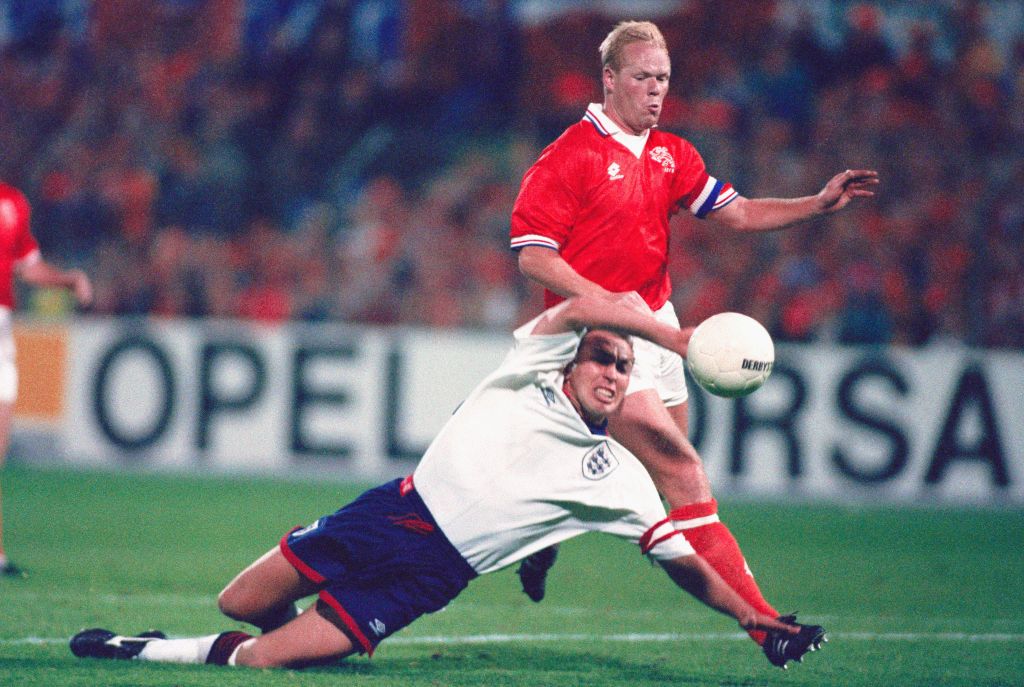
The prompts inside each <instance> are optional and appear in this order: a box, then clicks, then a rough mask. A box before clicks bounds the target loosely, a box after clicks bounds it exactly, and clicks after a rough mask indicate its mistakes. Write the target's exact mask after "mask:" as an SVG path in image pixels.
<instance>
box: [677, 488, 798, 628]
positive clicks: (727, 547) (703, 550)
mask: <svg viewBox="0 0 1024 687" xmlns="http://www.w3.org/2000/svg"><path fill="white" fill-rule="evenodd" d="M669 517H670V518H672V520H673V521H674V523H675V526H676V528H677V529H679V530H682V531H683V534H684V535H685V536H686V539H687V541H689V542H690V545H691V546H693V548H694V549H695V550H696V551H697V553H698V554H699V555H700V557H701V558H703V559H704V560H706V561H707V562H708V564H709V565H711V567H712V568H714V569H715V571H716V572H717V573H718V574H719V575H721V577H722V579H723V580H725V583H726V584H727V585H729V586H730V587H732V588H733V589H734V590H735V591H736V593H737V594H739V595H740V596H741V597H742V598H743V600H744V601H746V602H747V603H748V604H750V605H751V606H753V607H754V609H755V610H757V611H758V612H760V613H764V614H765V615H769V616H771V617H773V618H777V617H778V616H779V612H778V611H776V610H775V609H774V608H772V605H771V604H770V603H768V602H767V601H765V598H764V597H763V596H762V595H761V590H760V589H759V588H758V586H757V582H756V581H755V580H754V574H753V573H752V572H750V568H749V567H748V566H747V561H746V560H745V559H744V558H743V552H742V551H740V546H739V544H737V543H736V539H735V537H733V536H732V532H730V531H729V528H728V527H726V526H725V525H723V524H722V523H721V522H720V521H719V520H718V502H717V501H715V500H714V499H712V500H711V501H706V502H704V503H694V504H691V505H689V506H682V507H680V508H676V509H674V510H673V511H672V512H671V513H669ZM747 634H749V635H750V637H751V639H753V640H754V641H755V642H757V643H758V644H761V643H762V642H764V638H765V633H764V631H762V630H749V631H748V632H747Z"/></svg>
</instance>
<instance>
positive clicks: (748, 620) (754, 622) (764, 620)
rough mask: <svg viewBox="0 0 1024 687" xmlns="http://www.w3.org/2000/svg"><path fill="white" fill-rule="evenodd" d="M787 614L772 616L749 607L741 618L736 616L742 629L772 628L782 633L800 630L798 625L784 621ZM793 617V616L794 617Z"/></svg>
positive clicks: (786, 618)
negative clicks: (748, 612)
mask: <svg viewBox="0 0 1024 687" xmlns="http://www.w3.org/2000/svg"><path fill="white" fill-rule="evenodd" d="M788 619H789V616H783V617H781V618H773V617H772V616H770V615H765V614H764V613H758V612H757V611H754V610H753V609H751V613H750V614H749V615H746V616H744V617H742V618H737V620H738V622H739V624H740V627H742V628H743V629H744V630H766V631H769V630H773V631H775V632H779V633H782V634H796V633H798V632H799V631H800V626H799V625H791V624H789V623H788V622H786V621H787V620H788ZM794 619H795V618H794Z"/></svg>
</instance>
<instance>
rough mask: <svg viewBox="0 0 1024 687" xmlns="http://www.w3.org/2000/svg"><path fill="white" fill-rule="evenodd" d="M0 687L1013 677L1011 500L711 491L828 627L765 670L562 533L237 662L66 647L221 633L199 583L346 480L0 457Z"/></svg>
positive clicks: (1019, 605)
mask: <svg viewBox="0 0 1024 687" xmlns="http://www.w3.org/2000/svg"><path fill="white" fill-rule="evenodd" d="M0 479H2V486H3V498H4V515H5V530H6V545H7V548H8V550H9V551H10V553H11V554H12V557H14V558H15V560H17V562H18V563H19V564H21V565H23V566H24V567H25V568H26V570H27V571H28V573H29V576H28V577H27V578H25V579H0V685H18V686H21V685H41V686H43V685H45V686H46V687H63V686H66V685H90V686H93V685H133V686H146V687H152V686H156V685H160V686H171V685H218V686H221V685H239V686H242V685H245V686H250V685H266V686H285V685H300V684H301V685H332V686H337V685H373V686H374V687H389V686H395V687H397V686H402V687H414V686H417V685H424V686H426V685H441V686H444V685H488V686H492V685H493V686H498V685H545V686H550V687H560V686H563V685H564V686H568V685H587V686H599V685H609V686H611V685H615V686H620V685H638V686H644V685H666V684H672V685H844V686H847V685H851V686H858V685H863V686H865V687H867V686H871V687H875V686H877V685H927V686H929V687H932V686H935V685H965V686H967V685H969V686H971V687H977V686H981V685H1022V684H1024V513H1022V512H1021V511H1019V510H1002V511H984V510H945V509H943V510H939V509H924V508H920V509H892V508H850V507H841V506H830V505H797V506H784V505H777V504H773V505H765V504H754V503H742V502H736V501H725V502H724V503H723V504H722V507H721V513H722V517H723V519H724V520H725V521H726V522H727V523H728V524H729V526H730V527H731V528H732V530H733V532H734V533H735V534H736V537H737V539H739V541H740V542H741V544H742V545H743V548H744V551H745V553H746V555H747V559H748V561H749V562H750V565H751V567H752V568H753V569H754V571H755V573H756V574H757V577H758V580H759V582H760V583H761V586H762V588H763V589H764V590H765V591H766V594H767V596H768V597H769V598H770V599H771V600H772V601H773V603H774V604H775V605H776V606H777V607H778V608H779V610H780V611H784V612H785V611H793V610H799V611H801V617H803V618H806V619H807V620H808V621H814V622H820V623H821V624H823V625H825V626H826V627H827V628H828V630H829V635H830V640H831V641H830V642H829V643H828V644H827V645H826V646H825V648H824V650H823V651H821V652H818V653H814V654H810V655H809V656H808V657H807V659H806V660H805V661H804V663H803V664H802V665H796V664H793V665H791V667H790V669H789V670H788V671H786V672H783V671H780V670H778V669H776V668H773V667H771V666H770V665H768V663H767V661H766V660H765V659H764V657H763V656H762V655H761V653H760V650H759V648H758V647H756V646H754V645H753V644H752V643H751V642H750V641H748V640H746V639H745V638H744V637H743V635H742V634H741V633H739V632H738V628H737V627H736V625H735V624H734V623H733V622H732V621H731V620H730V619H728V618H725V617H723V616H720V615H717V614H715V613H713V612H712V611H710V610H708V609H705V608H704V607H703V606H701V605H700V604H698V603H697V602H696V601H694V600H692V599H690V598H689V597H687V596H686V595H685V594H684V593H683V592H681V591H680V590H678V589H677V588H675V587H674V586H673V585H672V584H671V583H670V582H669V580H668V578H667V577H666V576H665V575H664V573H662V572H661V571H660V570H658V569H657V568H655V567H652V566H651V565H650V564H649V563H647V562H646V561H645V560H644V559H643V558H642V557H641V556H640V555H639V554H638V552H637V551H636V549H635V547H633V546H632V545H630V544H628V543H624V542H620V541H617V540H613V539H611V538H607V537H603V536H597V535H591V536H587V537H582V538H580V539H576V540H574V541H572V542H569V543H568V544H566V545H565V546H564V547H563V550H562V555H561V557H560V558H559V561H558V565H557V566H556V567H555V569H554V570H553V571H552V575H551V579H550V582H549V585H548V598H547V599H545V600H544V602H543V603H541V604H533V603H531V602H530V601H529V600H528V599H526V597H525V596H524V595H523V594H522V593H521V592H520V591H519V587H518V579H517V578H516V577H515V575H514V574H513V573H512V571H511V570H505V571H501V572H499V573H496V574H494V575H489V576H486V577H484V578H482V579H479V580H477V581H476V582H474V583H473V584H472V585H471V586H470V588H469V590H467V591H466V592H465V593H464V594H463V595H462V596H461V597H459V598H458V599H457V600H456V601H455V602H453V603H452V604H451V605H450V606H449V607H448V608H447V609H445V610H444V611H442V612H440V613H437V614H434V615H431V616H427V617H425V618H423V619H421V620H420V621H418V622H417V623H415V624H413V625H412V626H411V627H409V628H407V629H405V630H403V631H402V632H400V633H398V634H397V635H396V636H395V637H393V638H392V639H391V640H389V641H386V642H385V643H384V644H383V645H382V646H381V647H380V648H379V649H378V651H377V653H376V655H375V656H374V657H373V658H372V659H367V658H365V657H354V658H351V659H349V660H347V661H345V662H343V663H341V664H340V665H338V666H336V667H330V668H317V669H309V670H304V671H287V670H282V671H255V670H249V669H243V668H223V667H213V666H176V665H159V664H153V663H139V662H113V661H97V660H81V659H77V658H75V657H74V656H72V655H71V653H70V651H69V650H68V647H67V639H68V638H69V637H70V636H71V635H72V634H73V633H75V632H76V631H78V630H79V629H82V628H84V627H92V626H101V627H109V628H110V629H113V630H117V631H123V632H134V631H140V630H144V629H147V628H158V629H162V630H164V631H165V632H167V633H168V634H170V635H172V636H184V635H193V634H212V633H214V632H219V631H221V630H225V629H232V628H236V627H242V626H240V625H238V624H237V623H232V622H230V621H227V620H226V619H225V618H222V617H221V616H220V615H219V613H218V612H217V610H216V601H215V600H216V595H217V593H218V591H219V590H220V589H221V588H222V587H223V586H224V584H225V583H226V582H228V581H229V580H230V579H231V577H232V576H233V575H234V574H235V573H236V572H238V571H239V570H240V569H241V568H242V567H243V566H245V565H246V564H248V563H249V562H250V561H251V560H253V559H254V558H255V557H256V556H257V555H259V554H261V553H263V552H264V551H266V550H267V549H269V548H270V547H271V546H273V545H275V543H276V542H277V540H278V539H279V537H280V536H281V534H282V533H283V532H284V531H286V530H287V529H289V528H290V527H292V526H294V525H298V524H306V523H308V522H310V521H311V520H313V519H315V518H316V517H317V516H319V515H321V514H323V513H326V512H330V511H333V510H334V509H335V508H336V507H338V506H340V505H342V504H344V503H345V502H347V501H348V500H349V499H351V498H352V497H353V496H355V495H356V493H357V491H358V489H357V488H356V487H351V486H347V485H342V484H338V483H314V482H285V481H274V480H269V479H258V480H257V479H236V478H198V477H183V476H169V475H152V474H148V475H142V474H113V473H99V472H79V471H68V470H57V469H46V470H43V469H34V468H28V467H25V466H19V465H8V466H7V467H6V468H5V469H4V471H3V472H2V473H0Z"/></svg>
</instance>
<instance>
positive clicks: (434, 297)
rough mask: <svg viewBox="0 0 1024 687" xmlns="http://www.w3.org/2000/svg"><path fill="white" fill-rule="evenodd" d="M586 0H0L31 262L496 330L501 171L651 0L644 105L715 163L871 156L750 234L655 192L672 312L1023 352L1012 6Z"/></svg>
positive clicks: (141, 297) (1017, 44)
mask: <svg viewBox="0 0 1024 687" xmlns="http://www.w3.org/2000/svg"><path fill="white" fill-rule="evenodd" d="M545 8H546V9H545ZM610 8H611V9H616V8H618V9H621V7H619V6H618V5H616V4H615V3H607V2H606V3H574V2H565V3H554V4H551V3H547V4H546V5H545V4H544V3H541V4H540V5H538V4H537V3H535V2H527V1H523V2H515V1H513V0H508V1H504V2H503V1H499V0H461V1H460V0H433V1H426V0H419V1H418V0H348V1H346V0H318V1H313V0H262V1H257V0H88V1H85V0H64V1H61V0H53V1H52V2H47V3H37V2H32V1H31V0H2V1H0V179H4V180H6V181H7V182H9V183H13V184H15V185H18V186H20V187H21V188H22V189H24V190H25V192H26V193H27V195H28V196H29V198H30V200H31V201H32V203H33V207H34V213H35V214H34V221H33V228H34V232H35V234H36V236H37V238H38V239H39V241H40V244H41V245H42V248H43V251H44V254H45V255H46V256H47V258H48V259H50V260H51V261H53V262H55V263H58V264H63V265H67V266H71V265H74V266H80V267H83V268H85V269H86V270H87V271H88V272H89V273H90V274H91V275H92V276H93V277H94V280H95V285H96V290H97V303H96V305H95V308H94V312H97V313H99V314H103V315H118V316H149V317H216V318H243V319H252V320H259V321H263V322H282V321H324V320H342V321H350V322H366V323H381V324H396V323H397V324H407V325H415V326H428V327H464V328H484V329H495V330H509V329H511V328H512V327H513V326H514V325H515V324H517V323H518V322H521V321H522V320H523V319H524V318H526V317H527V316H530V315H532V314H534V313H536V312H537V311H538V310H539V308H540V307H541V301H540V296H539V293H538V291H537V290H536V288H535V287H531V286H529V285H528V284H527V283H526V280H525V278H524V277H522V276H521V275H520V274H519V273H518V271H517V269H516V265H515V259H514V255H513V254H512V253H511V252H510V251H509V249H508V225H509V215H510V212H511V207H512V203H513V201H514V199H515V196H516V193H517V190H518V185H519V180H520V178H521V175H522V173H523V171H525V169H526V168H527V166H529V164H530V163H531V162H532V161H533V160H534V159H535V158H536V156H537V154H538V153H539V151H540V150H541V149H542V148H543V147H544V145H546V144H547V143H549V142H550V141H551V140H552V139H553V138H554V137H556V136H557V135H558V134H559V133H560V132H561V131H562V130H563V129H564V128H565V127H566V126H568V125H570V124H572V123H574V122H575V121H577V120H578V119H579V118H580V117H581V116H582V114H583V111H584V109H585V108H586V105H587V103H588V102H600V101H601V99H602V96H601V91H600V81H599V75H600V65H599V60H598V55H597V46H598V44H599V43H600V41H601V39H602V38H603V37H604V35H605V34H606V33H607V32H608V31H609V30H610V28H611V26H612V25H613V24H614V22H615V21H616V20H617V19H622V18H652V19H654V20H655V21H656V22H657V23H658V24H659V26H660V27H661V28H662V30H663V32H664V33H665V36H666V38H667V40H668V42H669V48H670V52H671V55H672V60H673V75H672V84H671V95H670V96H669V99H668V100H667V101H666V107H665V113H664V116H663V118H662V122H661V126H662V127H663V128H665V129H668V130H670V131H673V132H676V133H679V134H681V135H683V136H685V137H687V138H689V139H690V140H692V141H693V142H694V143H695V145H696V146H697V147H698V149H699V150H700V151H701V152H702V154H703V156H704V158H705V160H706V162H707V165H708V168H709V171H710V172H711V173H712V174H713V175H715V176H717V177H719V178H721V179H725V180H727V181H730V182H731V183H732V184H733V185H734V186H735V187H736V188H737V189H738V190H739V191H740V193H742V194H743V195H746V196H750V197H758V196H796V195H807V194H810V193H814V192H816V191H817V190H818V189H820V188H821V186H822V185H823V184H824V182H825V181H826V180H827V179H828V178H829V177H830V176H831V175H832V174H834V173H836V172H840V171H842V170H843V169H846V168H856V167H861V168H874V169H878V170H879V172H880V173H881V177H882V180H883V186H882V188H881V191H880V193H879V195H878V196H877V197H876V198H875V199H874V200H872V201H868V202H862V203H859V204H857V206H856V208H855V209H852V210H848V211H846V212H844V213H840V214H839V215H837V216H834V217H830V218H827V219H823V220H819V221H816V222H814V223H811V224H808V225H807V226H803V227H799V228H794V229H789V230H786V231H783V232H778V233H775V234H771V235H764V236H757V237H750V236H737V235H730V234H728V233H726V232H722V231H717V230H715V227H714V226H713V225H712V224H711V223H708V222H701V221H698V220H695V219H693V218H691V217H688V216H682V215H680V216H678V217H676V218H675V219H674V220H673V231H674V234H673V243H672V263H671V270H672V274H673V279H674V283H675V296H674V301H675V304H676V307H677V309H678V310H679V313H680V316H681V319H682V320H683V321H684V322H688V323H696V322H697V321H698V320H699V319H701V318H703V317H705V316H707V315H709V314H712V313H714V312H718V311H722V310H739V311H742V312H745V313H748V314H751V315H753V316H755V317H757V318H758V319H760V320H761V321H762V322H764V323H765V324H766V325H768V326H769V329H770V330H771V331H772V333H773V334H774V335H775V336H776V337H777V338H778V339H780V340H795V341H814V340H818V341H831V342H840V343H851V344H883V343H896V344H907V345H915V346H916V345H924V344H928V343H932V342H937V341H958V342H966V343H968V344H970V345H977V346H986V347H1010V348H1017V349H1021V348H1024V250H1022V248H1021V246H1022V245H1024V196H1022V194H1021V188H1024V34H1022V33H1021V32H1020V31H1021V27H1024V14H1021V12H1022V10H1021V9H1020V3H1008V2H1003V1H1001V0H943V1H939V2H934V1H933V2H928V1H926V0H920V2H900V3H890V2H883V1H877V2H873V3H855V2H844V1H841V0H803V1H801V0H763V1H761V0H758V1H757V2H751V1H750V0H714V1H712V0H688V1H680V2H657V1H654V2H647V3H643V2H637V3H635V4H634V8H641V9H646V10H648V12H649V14H645V15H644V16H640V15H639V14H635V16H634V14H631V15H629V16H626V15H624V14H622V13H621V12H611V11H609V9H610ZM1013 27H1017V28H1016V29H1014V28H1013ZM1015 32H1016V33H1015ZM61 307H62V306H61V303H59V302H55V301H54V300H52V298H48V297H46V295H45V294H43V295H36V294H26V295H25V300H24V301H23V302H22V309H23V310H29V311H33V310H34V311H35V312H38V313H47V312H54V311H60V308H61Z"/></svg>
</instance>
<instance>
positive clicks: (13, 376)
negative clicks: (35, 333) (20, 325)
mask: <svg viewBox="0 0 1024 687" xmlns="http://www.w3.org/2000/svg"><path fill="white" fill-rule="evenodd" d="M16 400H18V366H17V363H16V357H15V349H14V328H13V325H12V323H11V310H10V308H5V307H3V306H0V403H14V402H15V401H16Z"/></svg>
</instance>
